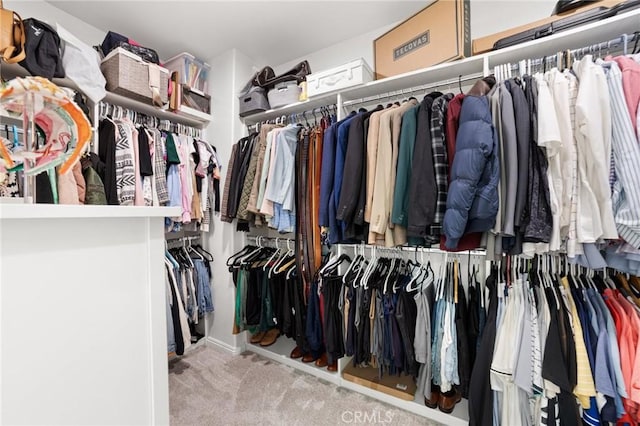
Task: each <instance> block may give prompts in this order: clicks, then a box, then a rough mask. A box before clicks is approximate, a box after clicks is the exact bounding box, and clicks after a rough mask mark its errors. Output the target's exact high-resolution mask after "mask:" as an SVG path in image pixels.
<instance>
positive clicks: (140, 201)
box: [131, 125, 145, 206]
mask: <svg viewBox="0 0 640 426" xmlns="http://www.w3.org/2000/svg"><path fill="white" fill-rule="evenodd" d="M131 129H132V135H133V138H132V139H131V145H133V171H134V173H135V179H136V198H135V201H134V203H133V205H134V206H144V205H145V203H144V193H143V192H142V177H141V176H140V145H139V144H138V129H136V128H135V126H133V125H131Z"/></svg>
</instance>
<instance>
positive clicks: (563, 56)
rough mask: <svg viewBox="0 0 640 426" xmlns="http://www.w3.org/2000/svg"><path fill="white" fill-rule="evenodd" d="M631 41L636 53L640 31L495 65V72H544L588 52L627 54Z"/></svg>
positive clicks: (498, 73)
mask: <svg viewBox="0 0 640 426" xmlns="http://www.w3.org/2000/svg"><path fill="white" fill-rule="evenodd" d="M631 43H634V44H633V46H632V47H633V52H634V53H636V51H637V49H638V47H639V43H640V31H636V32H634V33H633V34H622V35H620V36H619V37H616V38H614V39H611V40H609V41H604V42H600V43H594V44H591V45H588V46H584V47H579V48H577V49H567V50H564V51H559V52H557V53H555V54H552V55H546V56H543V57H541V58H527V59H523V60H521V61H518V62H511V63H506V64H501V65H497V66H495V67H494V73H496V75H499V76H500V77H502V76H504V75H505V74H506V75H509V74H510V73H511V71H518V72H519V73H520V74H525V73H532V72H535V71H542V72H544V71H546V70H547V69H551V68H553V67H557V68H563V67H564V68H569V67H570V66H571V64H572V63H573V60H574V59H580V58H582V57H584V56H585V55H588V54H591V55H598V56H599V57H602V56H603V53H604V56H607V55H609V54H611V53H614V52H621V53H622V54H623V55H626V54H627V53H628V52H629V47H630V46H629V45H630V44H631ZM498 79H500V78H498Z"/></svg>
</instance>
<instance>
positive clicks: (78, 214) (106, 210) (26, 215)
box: [0, 203, 181, 219]
mask: <svg viewBox="0 0 640 426" xmlns="http://www.w3.org/2000/svg"><path fill="white" fill-rule="evenodd" d="M180 213H181V209H180V207H143V206H93V205H61V204H13V203H12V204H5V203H1V204H0V219H89V218H110V219H111V218H113V219H116V218H132V217H175V216H179V215H180Z"/></svg>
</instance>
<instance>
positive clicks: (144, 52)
mask: <svg viewBox="0 0 640 426" xmlns="http://www.w3.org/2000/svg"><path fill="white" fill-rule="evenodd" d="M116 47H122V48H123V49H124V50H127V51H129V52H131V53H133V54H134V55H137V56H139V57H140V58H141V59H142V60H143V61H145V62H150V63H152V64H156V65H160V58H159V57H158V52H156V51H155V50H153V49H151V48H149V47H144V46H140V45H139V44H138V43H136V42H135V41H134V40H131V39H129V38H128V37H125V36H123V35H122V34H118V33H115V32H113V31H109V32H108V33H107V35H106V36H105V37H104V40H103V41H102V44H101V45H100V50H101V51H102V54H103V55H104V56H107V55H108V54H109V52H111V51H112V50H113V49H115V48H116Z"/></svg>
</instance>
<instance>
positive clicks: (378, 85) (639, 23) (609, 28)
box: [242, 9, 640, 124]
mask: <svg viewBox="0 0 640 426" xmlns="http://www.w3.org/2000/svg"><path fill="white" fill-rule="evenodd" d="M638 27H640V9H635V10H631V11H629V12H626V13H622V14H620V15H618V16H613V17H611V18H607V19H604V20H601V21H597V22H592V23H588V24H585V25H581V26H578V27H576V28H572V29H569V30H566V31H562V32H559V33H556V34H553V35H550V36H547V37H543V38H540V39H538V40H532V41H528V42H525V43H521V44H518V45H516V46H509V47H505V48H503V49H500V50H495V51H490V52H485V53H481V54H479V55H474V56H470V57H468V58H463V59H460V60H456V61H453V62H445V63H442V64H438V65H434V66H431V67H428V68H422V69H419V70H415V71H411V72H407V73H404V74H399V75H394V76H391V77H387V78H384V79H380V80H374V81H371V82H368V83H364V84H361V85H358V86H353V87H348V88H345V89H340V90H336V91H334V92H329V93H326V94H322V95H318V96H316V97H310V98H309V99H308V100H307V101H304V102H297V103H294V104H290V105H287V106H284V107H281V108H276V109H272V110H269V111H265V112H261V113H257V114H253V115H250V116H247V117H244V118H243V119H242V120H243V122H244V123H245V124H254V123H257V122H260V121H264V120H269V119H273V118H276V117H279V116H281V115H289V114H294V113H299V112H302V111H307V110H309V109H312V108H314V107H317V106H321V105H326V104H327V103H333V102H335V99H336V98H337V96H338V95H341V96H342V97H343V98H344V100H348V101H351V100H356V99H359V98H366V97H369V96H375V95H378V94H384V93H389V92H393V91H396V90H402V89H408V88H411V87H416V86H419V85H423V84H429V83H436V82H440V81H442V80H447V79H453V78H454V77H457V76H458V75H460V74H462V75H463V76H464V75H465V74H466V75H468V74H471V73H475V72H477V73H483V72H484V71H485V67H484V65H485V62H487V63H488V64H490V65H491V66H493V65H499V64H503V63H506V62H509V61H510V60H513V59H510V58H515V57H518V58H520V59H522V58H528V57H531V56H532V54H531V50H536V51H538V52H544V51H546V52H548V53H547V54H551V53H552V52H557V51H558V50H563V49H567V48H580V47H583V46H584V45H588V44H592V43H597V42H603V41H608V40H604V39H603V40H600V38H603V37H608V38H615V37H616V36H617V35H618V34H621V33H623V32H629V31H631V32H632V31H635V30H636V29H637V28H638ZM542 54H544V53H542ZM461 70H462V71H461ZM489 71H490V72H491V69H489Z"/></svg>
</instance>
